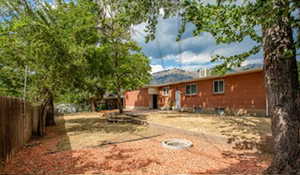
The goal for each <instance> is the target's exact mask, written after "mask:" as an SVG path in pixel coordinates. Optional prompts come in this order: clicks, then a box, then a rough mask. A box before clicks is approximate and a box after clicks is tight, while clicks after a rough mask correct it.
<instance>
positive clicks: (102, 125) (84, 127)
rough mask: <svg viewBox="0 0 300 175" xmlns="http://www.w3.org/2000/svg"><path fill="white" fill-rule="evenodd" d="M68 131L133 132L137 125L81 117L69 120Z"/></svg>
mask: <svg viewBox="0 0 300 175" xmlns="http://www.w3.org/2000/svg"><path fill="white" fill-rule="evenodd" d="M68 125H69V126H68V127H67V128H66V132H81V133H82V132H103V133H122V132H129V133H133V132H135V131H137V127H138V126H137V125H132V124H126V123H110V122H107V120H106V119H101V118H79V119H70V120H68Z"/></svg>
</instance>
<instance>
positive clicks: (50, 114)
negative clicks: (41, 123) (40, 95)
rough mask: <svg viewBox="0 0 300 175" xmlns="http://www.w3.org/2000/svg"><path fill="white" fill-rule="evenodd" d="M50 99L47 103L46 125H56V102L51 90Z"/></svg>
mask: <svg viewBox="0 0 300 175" xmlns="http://www.w3.org/2000/svg"><path fill="white" fill-rule="evenodd" d="M48 94H49V95H48V99H47V104H46V109H47V110H46V112H47V115H46V126H54V125H55V120H54V116H55V115H54V103H53V95H52V93H51V92H49V93H48Z"/></svg>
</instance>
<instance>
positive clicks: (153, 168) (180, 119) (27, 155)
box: [2, 111, 271, 175]
mask: <svg viewBox="0 0 300 175" xmlns="http://www.w3.org/2000/svg"><path fill="white" fill-rule="evenodd" d="M131 113H135V114H138V117H137V118H138V119H139V120H145V121H147V122H149V125H136V124H130V123H124V124H120V123H109V122H107V120H106V118H105V117H104V116H103V113H77V114H71V115H65V116H60V117H57V118H56V122H57V125H56V126H54V127H49V128H47V136H46V137H44V138H37V139H33V140H32V141H31V142H29V143H28V144H27V145H25V147H24V148H22V149H21V150H20V151H19V152H18V153H17V154H16V155H15V156H14V157H13V158H12V160H10V161H9V162H8V163H7V164H6V167H5V169H3V170H2V172H4V173H8V174H151V175H155V174H157V175H158V174H183V173H185V174H202V173H212V174H217V173H251V174H259V173H261V172H262V171H263V170H264V169H265V168H266V167H267V166H268V165H269V162H270V152H271V150H269V149H268V145H267V144H263V143H262V142H263V141H264V137H265V136H267V135H269V134H270V129H269V128H270V120H269V119H267V118H260V117H230V116H225V117H220V116H212V115H204V114H191V113H179V112H162V111H136V112H131ZM170 138H181V139H186V140H190V141H191V142H192V143H193V147H191V148H187V149H182V150H172V149H168V148H165V147H162V146H161V142H162V141H164V140H165V139H170ZM263 145H264V146H263ZM262 148H264V149H262Z"/></svg>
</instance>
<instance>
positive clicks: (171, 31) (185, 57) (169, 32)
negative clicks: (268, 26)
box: [133, 17, 263, 72]
mask: <svg viewBox="0 0 300 175" xmlns="http://www.w3.org/2000/svg"><path fill="white" fill-rule="evenodd" d="M145 26H146V24H144V23H143V24H139V25H137V26H135V27H134V29H133V39H134V40H135V41H136V42H138V44H139V45H140V46H141V47H142V51H143V52H144V54H145V55H146V56H148V57H149V59H150V60H151V67H152V72H158V71H162V70H166V69H172V68H181V69H185V70H190V71H192V70H197V69H200V68H211V67H213V66H215V65H216V64H217V63H212V62H211V61H210V59H211V57H212V56H214V55H216V54H219V55H223V56H231V55H235V54H238V53H243V52H244V51H248V50H250V49H251V48H252V47H253V46H255V45H257V43H256V42H255V41H253V40H251V39H250V38H245V39H244V41H242V42H241V43H232V44H222V45H217V44H216V42H215V40H214V38H213V37H212V36H211V35H210V34H209V33H202V34H201V35H200V36H197V37H194V36H193V35H192V31H193V29H194V25H192V24H189V25H188V26H187V28H186V32H185V33H184V35H183V37H182V40H181V41H179V42H176V37H177V34H178V28H179V26H180V19H179V18H176V17H173V18H171V19H160V20H159V23H158V28H157V33H156V39H155V40H154V41H151V42H149V43H145V36H146V33H145V31H144V29H145ZM262 60H263V53H262V51H261V52H259V53H258V54H256V55H252V56H250V57H249V58H248V59H247V60H246V61H245V62H244V63H243V65H247V64H257V63H262Z"/></svg>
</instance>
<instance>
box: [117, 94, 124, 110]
mask: <svg viewBox="0 0 300 175" xmlns="http://www.w3.org/2000/svg"><path fill="white" fill-rule="evenodd" d="M117 100H118V101H117V102H118V108H119V112H120V114H122V113H123V112H124V111H123V103H122V97H121V95H120V93H118V94H117Z"/></svg>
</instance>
